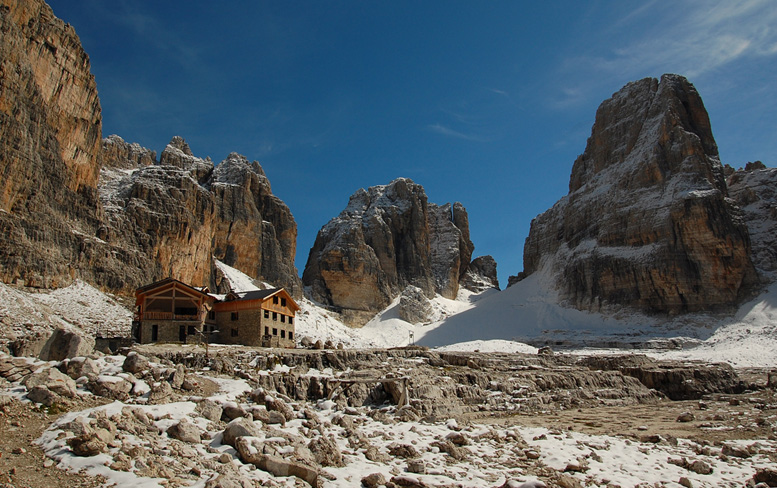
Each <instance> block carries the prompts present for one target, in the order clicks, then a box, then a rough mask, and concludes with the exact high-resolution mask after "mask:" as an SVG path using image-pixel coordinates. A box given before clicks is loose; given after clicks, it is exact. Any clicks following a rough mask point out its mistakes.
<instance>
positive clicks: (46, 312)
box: [0, 281, 132, 343]
mask: <svg viewBox="0 0 777 488" xmlns="http://www.w3.org/2000/svg"><path fill="white" fill-rule="evenodd" d="M131 324H132V313H131V312H130V311H129V310H128V309H127V308H126V307H125V306H123V305H122V304H120V303H119V302H118V301H116V299H114V298H113V297H111V296H109V295H106V294H105V293H103V292H101V291H100V290H98V289H96V288H94V287H92V286H91V285H89V284H87V283H84V282H82V281H76V282H75V283H73V284H72V285H70V286H68V287H65V288H59V289H57V290H50V291H41V292H30V291H27V290H25V289H23V288H18V287H14V286H9V285H6V284H4V283H0V343H2V342H4V341H12V340H14V339H20V338H23V337H27V336H32V335H35V334H37V333H45V332H46V331H51V330H52V329H55V328H65V329H68V328H71V327H73V328H76V329H80V330H83V331H85V332H87V333H89V334H95V335H97V336H100V337H119V336H127V337H128V336H129V335H130V329H131Z"/></svg>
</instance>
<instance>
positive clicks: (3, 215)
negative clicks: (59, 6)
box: [0, 0, 102, 286]
mask: <svg viewBox="0 0 777 488" xmlns="http://www.w3.org/2000/svg"><path fill="white" fill-rule="evenodd" d="M0 33H1V34H0V38H2V42H0V60H2V61H0V174H2V175H3V177H2V179H0V232H2V234H3V236H4V240H5V243H4V245H3V253H2V258H0V279H2V280H3V281H5V282H14V281H21V282H25V283H27V284H32V285H35V286H51V285H57V284H59V283H62V282H67V281H68V280H69V279H70V278H71V276H70V273H71V271H70V266H69V265H71V264H74V263H78V262H79V261H84V260H88V259H89V256H88V254H89V249H86V248H88V247H89V246H88V245H83V241H84V239H83V237H82V235H84V234H86V235H90V234H91V235H94V230H95V228H96V227H97V217H98V214H99V211H98V210H99V209H98V205H97V179H98V173H99V165H98V153H99V150H100V133H101V124H102V117H101V109H100V102H99V100H98V98H97V89H96V85H95V80H94V76H92V74H91V73H90V71H89V57H88V56H87V55H86V53H85V52H84V50H83V49H82V47H81V43H80V41H79V39H78V36H77V35H76V33H75V31H74V30H73V28H72V27H71V26H69V25H67V24H65V23H64V22H62V21H61V20H59V19H57V18H56V17H54V14H53V13H52V11H51V9H50V8H49V7H48V6H47V5H46V4H45V3H43V2H42V1H37V0H32V1H24V2H20V1H16V0H2V2H0Z"/></svg>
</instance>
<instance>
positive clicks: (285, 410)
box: [264, 396, 296, 420]
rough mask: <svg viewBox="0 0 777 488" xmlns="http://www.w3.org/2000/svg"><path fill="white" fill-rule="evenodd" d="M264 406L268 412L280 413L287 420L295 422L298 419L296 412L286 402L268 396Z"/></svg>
mask: <svg viewBox="0 0 777 488" xmlns="http://www.w3.org/2000/svg"><path fill="white" fill-rule="evenodd" d="M264 406H265V407H266V408H267V411H268V412H273V411H276V412H280V413H281V414H283V416H284V417H285V418H286V420H293V419H294V418H296V415H294V410H292V409H291V407H290V406H288V405H287V404H286V402H284V401H283V400H280V399H278V398H275V397H271V396H268V397H267V398H265V401H264Z"/></svg>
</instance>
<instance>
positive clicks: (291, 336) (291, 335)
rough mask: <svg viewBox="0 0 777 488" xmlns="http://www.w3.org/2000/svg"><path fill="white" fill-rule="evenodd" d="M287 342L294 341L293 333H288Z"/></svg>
mask: <svg viewBox="0 0 777 488" xmlns="http://www.w3.org/2000/svg"><path fill="white" fill-rule="evenodd" d="M289 340H290V341H293V340H294V332H292V331H289Z"/></svg>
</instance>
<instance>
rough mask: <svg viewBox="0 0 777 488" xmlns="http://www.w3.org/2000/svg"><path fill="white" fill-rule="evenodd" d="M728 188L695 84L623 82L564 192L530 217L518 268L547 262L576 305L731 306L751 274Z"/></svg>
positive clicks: (563, 296)
mask: <svg viewBox="0 0 777 488" xmlns="http://www.w3.org/2000/svg"><path fill="white" fill-rule="evenodd" d="M667 141H671V143H667ZM727 197H728V190H727V187H726V182H725V179H724V172H723V167H722V165H721V164H720V159H719V155H718V149H717V145H716V143H715V140H714V138H713V136H712V130H711V127H710V122H709V117H708V115H707V111H706V109H705V108H704V104H703V102H702V100H701V97H700V96H699V94H698V92H697V91H696V89H695V88H694V86H693V85H692V84H691V83H690V82H688V80H686V79H685V78H683V77H681V76H677V75H669V74H667V75H664V76H663V77H662V78H661V81H660V82H659V81H658V80H656V79H653V78H646V79H643V80H640V81H637V82H633V83H629V84H628V85H626V86H625V87H624V88H623V89H621V90H620V91H619V92H617V93H616V94H614V95H613V96H612V98H610V99H608V100H606V101H604V102H603V103H602V104H601V105H600V107H599V109H598V110H597V116H596V121H595V122H594V126H593V129H592V131H591V137H590V138H589V139H588V144H587V146H586V149H585V151H584V153H583V154H582V155H581V156H580V157H578V158H577V160H576V161H575V163H574V165H573V167H572V174H571V177H570V183H569V194H568V195H567V196H566V197H564V198H562V199H561V200H559V201H558V202H557V203H556V204H555V205H554V206H553V208H551V209H550V210H548V211H546V212H544V213H543V214H541V215H539V216H538V217H537V218H535V219H534V220H533V221H532V225H531V229H530V231H529V236H528V237H527V239H526V243H525V245H524V272H523V273H522V275H521V276H523V277H525V276H528V275H531V274H532V273H535V272H537V271H539V270H540V267H541V266H542V267H545V268H546V270H547V272H550V273H553V275H554V280H555V284H554V285H553V286H554V287H555V288H556V289H557V290H558V291H559V294H560V296H559V299H560V300H562V301H565V302H568V303H569V304H570V305H571V306H573V307H575V308H577V309H582V310H590V311H599V310H602V309H603V308H607V307H610V306H618V307H623V306H626V307H630V308H633V309H636V310H640V311H644V312H649V313H661V314H681V313H689V312H696V311H702V310H703V311H710V310H730V309H731V308H732V307H734V306H736V305H737V304H738V303H740V302H741V300H743V299H744V298H746V297H748V296H749V294H750V293H751V292H752V291H753V290H754V288H755V287H756V286H758V278H757V274H756V271H755V267H754V266H753V263H752V260H751V257H750V256H751V247H750V239H749V236H748V230H747V227H746V225H745V224H744V222H743V221H742V219H741V217H740V215H739V211H738V209H736V208H735V207H734V206H733V205H732V204H731V201H730V200H729V199H728V198H727Z"/></svg>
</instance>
